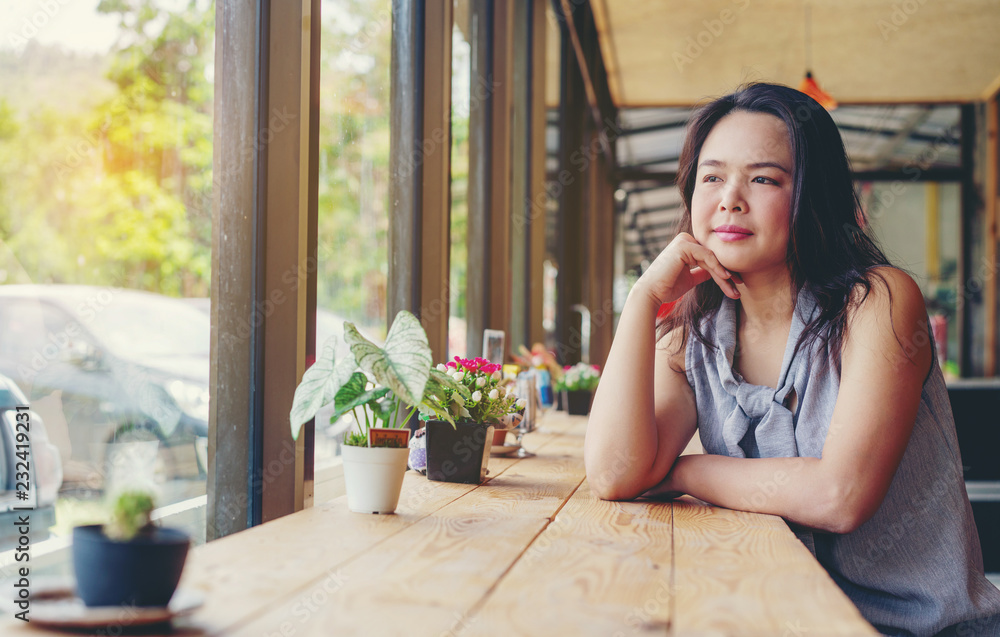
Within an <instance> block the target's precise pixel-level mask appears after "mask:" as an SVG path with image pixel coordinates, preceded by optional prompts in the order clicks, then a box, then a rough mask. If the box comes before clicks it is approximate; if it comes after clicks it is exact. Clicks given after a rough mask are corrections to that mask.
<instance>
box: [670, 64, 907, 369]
mask: <svg viewBox="0 0 1000 637" xmlns="http://www.w3.org/2000/svg"><path fill="white" fill-rule="evenodd" d="M740 111H742V112H748V113H766V114H768V115H773V116H774V117H777V118H778V119H780V120H781V121H783V122H784V123H785V127H786V128H787V130H788V138H789V142H790V143H791V148H792V157H793V165H794V168H793V170H792V180H793V182H792V200H791V228H790V231H789V237H788V251H787V257H786V262H787V265H788V269H789V272H790V273H791V277H792V284H793V286H794V289H795V293H796V294H797V293H798V292H799V291H800V290H802V289H803V288H806V289H808V290H809V291H811V292H812V293H813V294H814V295H815V297H816V299H817V303H818V305H819V307H820V308H821V311H820V313H819V315H818V316H817V317H816V318H814V319H813V320H812V321H811V322H810V323H809V324H808V325H806V327H805V329H804V330H803V332H802V335H801V336H800V337H799V341H798V343H796V347H800V346H802V345H804V344H805V343H808V342H811V341H812V340H813V339H816V338H820V339H822V340H823V341H824V342H825V343H826V344H827V345H828V346H829V350H830V351H831V352H833V353H835V355H836V359H835V361H834V364H835V365H836V366H837V370H838V373H839V371H840V356H839V352H840V348H841V344H842V340H843V333H844V327H845V325H846V322H847V313H848V309H849V306H850V303H851V296H852V293H853V291H854V289H855V286H858V285H860V286H862V287H863V288H864V293H863V295H862V296H861V298H860V299H858V302H861V301H863V300H864V298H866V297H867V296H868V293H869V292H870V291H871V288H872V285H873V283H874V280H875V279H880V280H881V281H882V282H883V283H885V279H884V277H882V276H881V275H880V274H878V273H877V272H875V271H873V270H872V268H874V267H875V266H881V265H892V264H891V263H889V260H888V259H887V258H886V256H885V254H883V252H882V250H881V249H880V248H879V246H878V245H877V243H876V242H875V240H874V238H873V237H872V236H871V235H870V234H869V230H868V229H867V223H866V222H865V218H864V213H863V211H862V208H861V203H860V201H859V200H858V195H857V192H856V191H855V189H854V182H853V179H852V177H851V168H850V163H849V160H848V158H847V152H846V150H845V149H844V142H843V140H842V139H841V137H840V131H838V130H837V125H836V124H835V123H834V121H833V118H831V117H830V114H829V113H828V112H827V111H826V109H824V108H823V107H822V106H820V105H819V103H818V102H816V101H815V100H814V99H812V98H811V97H809V96H808V95H806V94H804V93H801V92H799V91H796V90H795V89H792V88H789V87H787V86H782V85H780V84H766V83H762V82H761V83H753V84H747V85H744V86H741V87H740V88H739V89H738V90H736V91H735V92H733V93H731V94H729V95H725V96H723V97H720V98H718V99H716V100H714V101H712V102H710V103H709V104H707V105H706V106H704V107H702V108H701V109H699V110H698V111H697V112H696V113H695V115H694V116H693V117H692V119H691V120H690V122H689V123H688V130H687V138H686V139H685V141H684V147H683V149H682V151H681V156H680V166H679V169H678V171H677V185H678V187H679V188H680V191H681V196H682V198H683V201H684V212H683V216H682V217H681V219H680V223H679V226H678V232H687V233H691V232H692V226H691V197H692V194H693V193H694V188H695V179H696V176H697V167H698V158H699V154H700V153H701V148H702V145H703V144H704V143H705V139H706V138H707V137H708V134H709V133H710V132H711V130H712V128H713V127H714V126H715V125H716V124H717V123H718V122H719V121H720V120H721V119H722V118H724V117H725V116H726V115H729V114H730V113H733V112H740ZM887 289H888V287H887ZM722 297H723V293H722V290H720V289H719V287H718V285H716V284H714V283H713V282H712V281H711V280H709V281H706V282H705V283H702V284H701V285H698V286H696V287H695V288H693V289H692V290H689V291H688V292H687V293H686V294H685V295H684V296H683V297H681V298H680V299H679V300H678V302H677V304H676V305H675V306H674V308H673V310H672V311H671V313H670V314H669V315H667V317H666V318H664V319H662V320H661V321H660V322H659V324H658V325H657V337H658V339H660V338H662V337H663V336H664V335H666V334H667V333H668V332H670V331H671V330H673V329H674V328H675V327H678V326H682V327H683V329H684V331H683V335H684V338H682V339H681V341H680V342H681V347H682V348H683V347H684V345H683V344H684V343H685V342H686V341H687V336H688V334H692V333H693V334H694V335H695V337H696V338H697V339H698V340H699V341H701V342H702V343H704V344H705V345H706V346H708V347H709V348H711V349H714V348H715V346H714V345H713V344H712V343H710V342H709V341H708V340H707V339H706V337H705V335H704V334H703V333H702V331H701V320H702V318H704V317H712V316H714V315H715V312H716V311H717V310H718V308H719V305H720V303H721V302H722ZM890 303H891V293H890Z"/></svg>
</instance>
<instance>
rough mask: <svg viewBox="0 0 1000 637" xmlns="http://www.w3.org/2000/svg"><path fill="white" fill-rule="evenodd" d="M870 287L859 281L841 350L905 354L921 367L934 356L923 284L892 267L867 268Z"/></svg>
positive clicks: (849, 307) (845, 351) (853, 293)
mask: <svg viewBox="0 0 1000 637" xmlns="http://www.w3.org/2000/svg"><path fill="white" fill-rule="evenodd" d="M868 274H869V277H868V280H869V283H870V285H869V286H868V287H866V286H864V285H862V284H857V285H855V287H854V289H853V290H852V292H851V299H850V303H849V304H848V308H847V321H846V323H845V329H844V340H843V348H842V352H843V353H847V352H849V351H851V350H861V349H864V350H869V351H876V350H881V351H882V352H884V353H885V354H886V355H893V356H895V355H897V354H898V353H900V352H903V353H905V355H906V358H909V359H910V360H911V361H912V362H914V363H915V364H917V365H918V366H919V367H924V366H925V365H924V361H923V359H925V358H927V359H929V358H930V357H931V356H932V353H931V346H930V339H929V338H928V336H927V334H928V327H929V326H928V320H927V307H926V305H925V304H924V295H923V292H921V290H920V286H919V285H917V282H916V281H914V280H913V277H911V276H910V275H909V274H907V273H906V272H904V271H903V270H900V269H899V268H895V267H892V266H879V267H875V268H872V269H870V270H869V271H868Z"/></svg>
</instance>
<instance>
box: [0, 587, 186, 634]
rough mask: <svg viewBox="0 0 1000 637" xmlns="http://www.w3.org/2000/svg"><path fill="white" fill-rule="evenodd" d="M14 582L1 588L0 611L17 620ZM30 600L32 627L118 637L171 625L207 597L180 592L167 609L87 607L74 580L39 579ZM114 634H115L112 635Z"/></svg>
mask: <svg viewBox="0 0 1000 637" xmlns="http://www.w3.org/2000/svg"><path fill="white" fill-rule="evenodd" d="M15 581H16V579H14V580H10V579H8V580H6V581H4V582H3V583H2V584H0V591H2V592H3V594H0V610H3V612H4V613H6V614H9V615H10V616H12V617H13V616H14V615H15V614H16V613H19V612H21V611H22V609H21V608H20V607H19V606H17V604H15V603H14V601H13V599H12V598H13V596H12V595H11V594H10V592H11V591H13V590H14V586H13V585H14V582H15ZM29 590H30V591H31V596H30V597H29V598H28V602H29V607H28V618H29V619H30V620H31V621H30V622H29V623H30V624H37V625H38V626H43V627H58V628H77V629H89V630H93V629H97V628H104V629H108V630H109V631H112V630H113V631H115V633H121V632H122V631H127V630H128V629H129V628H131V627H134V626H146V625H149V624H160V623H164V622H167V621H170V620H171V619H173V618H174V617H179V616H181V615H186V614H188V613H191V612H194V611H195V610H197V609H198V608H199V607H200V606H201V605H202V604H203V603H204V602H205V596H204V594H202V593H201V592H199V591H196V590H191V589H183V588H178V589H177V591H176V592H175V593H174V596H173V597H172V598H171V600H170V604H168V605H167V606H165V607H163V606H148V607H146V606H143V607H140V606H95V607H88V606H85V605H84V603H83V600H81V599H80V598H79V597H77V596H76V590H75V580H74V578H72V577H44V578H43V577H39V578H35V579H33V580H32V582H31V587H30V589H29ZM109 634H112V633H109Z"/></svg>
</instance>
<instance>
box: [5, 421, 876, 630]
mask: <svg viewBox="0 0 1000 637" xmlns="http://www.w3.org/2000/svg"><path fill="white" fill-rule="evenodd" d="M585 428H586V419H585V418H580V417H569V416H564V415H562V414H555V415H550V416H549V417H547V418H546V420H545V421H544V422H543V423H542V425H541V427H540V429H539V431H537V432H534V433H532V434H529V435H528V436H526V437H525V447H526V448H527V449H528V450H529V451H534V452H536V453H537V456H536V457H533V458H526V459H523V460H519V459H516V458H492V459H491V460H490V475H491V476H492V478H491V479H490V480H489V481H488V482H487V483H486V484H483V485H480V486H476V485H461V484H450V483H444V482H431V481H428V480H427V479H426V478H425V477H423V476H421V475H418V474H416V473H413V472H408V473H407V476H406V481H405V483H404V485H403V493H402V497H401V499H400V504H399V508H398V510H397V513H396V514H395V515H383V516H379V515H363V514H356V513H350V512H349V511H348V510H347V505H346V502H345V500H344V498H338V499H335V500H332V501H329V502H326V503H323V504H320V505H317V506H315V507H313V508H310V509H306V510H304V511H301V512H299V513H296V514H294V515H290V516H287V517H284V518H281V519H279V520H275V521H273V522H270V523H268V524H264V525H262V526H258V527H255V528H253V529H250V530H247V531H244V532H242V533H237V534H235V535H232V536H229V537H226V538H223V539H221V540H217V541H215V542H211V543H209V544H207V545H205V546H202V547H199V548H197V549H196V550H195V551H193V553H192V555H191V556H190V558H189V560H188V564H187V567H186V570H185V574H184V577H183V579H182V582H181V586H182V587H190V588H196V589H200V590H202V591H204V593H205V595H206V602H205V605H204V606H203V607H202V608H201V609H200V610H199V611H197V612H196V613H195V614H194V615H192V616H191V617H190V618H187V619H186V620H183V621H182V622H178V628H179V629H180V630H179V632H180V633H181V634H189V635H199V634H207V635H248V636H250V635H252V636H253V637H271V636H283V637H291V636H293V635H294V636H297V637H300V636H317V637H318V636H323V637H326V636H328V635H365V636H367V635H373V636H381V635H408V636H409V635H435V636H437V635H443V636H449V637H450V636H452V635H463V636H469V637H472V636H478V635H504V636H507V635H540V636H544V637H553V636H561V635H603V636H608V637H626V636H632V635H654V634H655V635H740V636H751V635H761V636H765V635H766V636H767V637H796V636H800V635H802V636H806V637H816V636H820V635H851V636H854V635H875V634H877V633H876V632H875V631H874V630H873V629H872V628H871V626H870V625H868V624H867V623H866V622H865V621H864V620H863V619H862V618H861V616H860V614H859V613H858V611H857V610H856V609H855V607H854V606H853V605H852V604H851V602H850V601H849V600H848V599H847V597H846V596H845V595H844V594H843V593H842V592H841V591H840V589H839V588H838V587H837V586H836V585H835V584H834V583H833V581H832V580H831V579H830V577H829V576H828V575H827V574H826V572H825V571H824V570H823V568H822V567H820V566H819V564H818V563H817V562H816V561H815V559H814V558H813V557H812V555H810V554H809V552H808V551H807V550H806V549H805V547H804V546H802V544H801V543H800V542H799V541H798V540H797V539H796V538H795V536H794V535H793V534H792V533H791V531H789V529H788V527H787V526H786V525H785V523H784V522H783V521H782V520H781V519H780V518H777V517H773V516H767V515H757V514H749V513H742V512H736V511H729V510H726V509H719V508H715V507H710V506H706V505H704V504H702V503H700V502H697V501H695V500H691V499H687V500H682V501H678V502H674V503H669V502H668V503H653V502H604V501H601V500H598V499H596V498H595V497H594V496H593V495H591V493H590V490H589V488H588V485H587V481H586V479H585V473H584V467H583V439H584V432H585ZM13 623H15V624H17V625H13V626H12V624H11V623H8V624H4V625H0V629H9V630H8V631H6V632H5V633H4V634H15V633H16V634H23V635H42V634H47V633H44V632H42V631H38V630H33V629H30V628H26V627H24V625H23V624H22V623H21V622H13ZM53 634H55V633H53Z"/></svg>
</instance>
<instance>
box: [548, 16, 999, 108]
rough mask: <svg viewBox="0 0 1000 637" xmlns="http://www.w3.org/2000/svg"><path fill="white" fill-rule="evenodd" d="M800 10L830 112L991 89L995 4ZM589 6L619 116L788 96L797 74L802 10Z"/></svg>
mask: <svg viewBox="0 0 1000 637" xmlns="http://www.w3.org/2000/svg"><path fill="white" fill-rule="evenodd" d="M809 4H810V6H811V9H810V11H811V15H812V19H811V25H812V27H811V29H812V38H811V39H812V47H811V49H812V64H811V66H812V70H813V74H814V76H815V77H816V79H817V80H818V81H819V83H820V85H821V86H822V87H823V88H824V89H825V90H826V91H827V92H829V93H830V94H832V95H833V96H834V98H836V99H837V100H838V101H840V102H841V103H856V104H865V103H898V102H967V101H976V100H982V99H986V98H988V97H989V96H991V95H992V94H994V93H995V92H996V91H997V90H998V88H1000V0H948V1H944V0H810V2H809ZM591 5H592V6H593V7H594V13H595V17H596V20H597V24H598V32H599V37H600V42H601V50H602V53H603V56H604V61H605V64H606V65H607V67H608V72H609V76H610V81H609V83H610V85H611V94H612V97H613V98H614V101H615V103H616V104H617V105H618V106H619V107H630V106H654V105H655V106H667V105H693V104H697V103H699V102H700V101H702V100H703V99H705V98H706V97H711V96H717V95H721V94H724V93H726V92H729V91H731V90H732V89H734V88H735V87H736V86H738V85H739V84H740V83H742V82H747V81H752V80H766V81H774V82H780V83H783V84H788V85H790V86H797V85H798V83H799V81H800V80H801V79H802V77H803V74H804V71H805V65H806V54H805V42H804V40H805V33H804V30H805V8H804V7H805V2H804V0H703V1H694V0H591ZM727 23H728V24H727ZM550 34H551V31H550ZM550 37H551V35H550ZM550 52H551V49H550ZM550 55H551V53H550ZM550 67H551V61H550ZM548 84H552V81H551V68H550V81H549V82H548ZM547 93H548V95H547V97H548V99H547V101H549V102H550V103H551V102H552V101H553V100H552V97H553V95H552V94H551V92H550V91H547Z"/></svg>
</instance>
